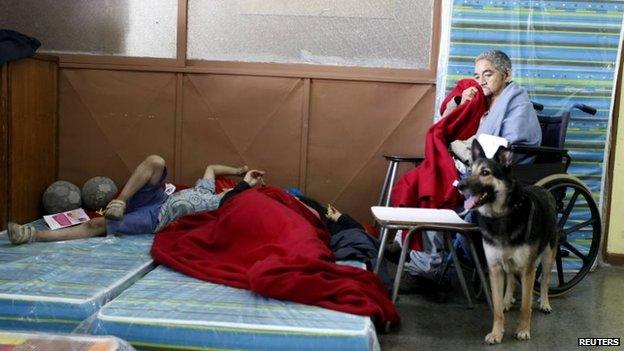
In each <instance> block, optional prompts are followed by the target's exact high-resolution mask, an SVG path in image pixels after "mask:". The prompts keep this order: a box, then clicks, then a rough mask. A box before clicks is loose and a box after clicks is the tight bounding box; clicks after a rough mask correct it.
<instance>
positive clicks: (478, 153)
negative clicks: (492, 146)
mask: <svg viewBox="0 0 624 351" xmlns="http://www.w3.org/2000/svg"><path fill="white" fill-rule="evenodd" d="M471 150H472V161H475V160H477V159H479V158H485V151H483V147H481V144H479V141H477V138H474V139H472V149H471Z"/></svg>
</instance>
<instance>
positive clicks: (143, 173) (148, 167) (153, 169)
mask: <svg viewBox="0 0 624 351" xmlns="http://www.w3.org/2000/svg"><path fill="white" fill-rule="evenodd" d="M164 170H165V160H164V159H163V158H162V157H160V156H158V155H150V156H147V157H146V158H145V159H144V160H143V161H142V162H141V163H140V164H139V165H138V166H137V168H136V169H135V170H134V172H132V175H131V176H130V178H129V179H128V182H127V183H126V185H124V187H123V189H122V190H121V192H120V193H119V196H117V198H116V199H114V200H112V201H111V202H110V203H109V204H108V205H107V206H106V212H105V214H104V216H105V217H106V218H108V219H112V220H120V219H121V218H123V215H124V213H125V210H126V202H127V201H128V199H130V198H131V197H132V196H133V195H134V194H136V192H137V191H139V189H141V188H142V187H143V186H144V185H145V184H148V183H149V184H151V185H156V184H158V183H159V182H160V178H161V177H162V174H163V171H164Z"/></svg>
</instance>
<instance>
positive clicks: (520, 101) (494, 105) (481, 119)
mask: <svg viewBox="0 0 624 351" xmlns="http://www.w3.org/2000/svg"><path fill="white" fill-rule="evenodd" d="M511 66H512V65H511V60H510V59H509V57H508V56H507V55H506V54H505V53H504V52H502V51H499V50H490V51H485V52H483V53H481V54H479V55H478V56H477V58H476V59H475V70H474V80H473V81H467V80H464V81H463V82H462V81H460V82H458V86H457V87H456V88H455V89H453V91H452V92H451V94H449V96H447V97H446V99H445V100H444V102H443V105H442V108H441V110H442V111H441V114H442V117H443V118H446V117H448V116H451V118H461V117H458V114H460V113H464V114H465V111H468V113H470V110H471V109H472V110H473V111H479V112H475V113H480V111H483V109H479V108H478V106H479V104H483V103H484V104H485V110H484V111H485V112H484V113H483V114H482V115H478V116H475V117H469V118H471V120H470V121H474V118H478V122H476V123H466V125H467V126H468V125H470V126H475V127H476V132H475V131H474V129H473V131H472V132H470V133H471V134H468V135H467V136H470V135H472V136H470V137H469V138H468V139H465V140H456V141H453V142H452V143H451V145H450V149H451V151H452V154H453V158H454V160H453V161H455V167H456V168H457V171H458V172H459V176H460V178H463V177H464V176H465V175H466V172H467V167H466V165H467V164H468V163H470V161H471V156H470V155H471V152H470V147H471V144H472V139H474V138H475V137H477V136H478V135H480V134H489V135H494V136H498V137H503V138H505V139H507V141H508V142H509V143H510V144H523V145H529V146H539V145H540V143H541V138H542V133H541V128H540V124H539V121H538V118H537V114H536V112H535V110H534V108H533V104H532V103H531V101H530V99H529V96H528V94H527V93H526V91H525V90H524V89H523V88H522V87H521V86H520V85H518V84H517V83H515V82H513V81H512V67H511ZM462 86H467V87H465V88H463V89H462V88H461V87H462ZM473 100H474V101H473ZM477 100H479V101H477ZM464 105H465V106H464ZM459 110H463V111H464V112H462V111H459ZM441 121H442V120H441ZM441 121H439V122H438V123H440V122H441ZM435 127H436V126H434V127H432V128H435ZM464 132H466V131H464ZM464 135H465V134H464ZM451 140H452V139H451ZM427 142H428V143H429V142H430V140H429V138H428V139H427ZM427 147H429V146H426V147H425V149H427ZM533 159H534V157H531V156H527V155H516V156H514V163H530V162H532V160H533ZM433 161H434V162H439V161H440V160H439V159H436V160H433ZM414 171H415V172H418V171H417V169H414ZM420 171H421V174H422V175H421V176H420V181H421V182H422V179H423V176H426V173H428V172H427V171H426V170H425V169H421V170H420ZM409 173H410V172H408V173H407V174H406V175H405V176H404V177H403V178H401V179H400V180H399V181H398V182H397V184H396V186H395V187H394V188H393V191H392V203H393V205H394V206H411V207H437V208H440V207H442V208H444V207H450V206H453V205H452V203H453V201H449V199H446V198H444V199H441V200H440V203H439V204H435V201H431V197H429V198H427V200H426V201H423V202H419V201H418V200H416V201H414V199H415V198H417V197H415V196H414V194H413V191H414V190H413V189H414V182H413V181H410V180H409V179H407V181H405V179H404V178H405V177H410V175H409ZM433 173H436V172H433ZM417 177H418V176H417ZM429 177H431V176H429ZM455 177H457V173H455ZM438 178H442V177H438ZM444 186H446V187H448V185H446V184H444ZM407 187H410V188H411V189H409V190H408V189H407ZM419 189H420V188H419ZM445 191H447V192H448V191H449V189H445ZM450 191H452V192H456V190H455V189H451V190H450ZM405 193H409V194H408V195H406V196H404V197H403V196H402V195H403V194H405ZM420 195H422V194H420ZM454 196H458V195H457V194H454ZM457 200H461V199H460V198H459V197H458V198H456V199H455V202H456V203H455V204H454V206H460V204H461V203H462V202H463V201H457ZM466 219H467V220H470V218H466ZM423 237H424V238H425V240H432V239H433V237H432V235H423ZM414 239H415V240H413V241H412V244H413V245H412V251H411V252H410V255H409V259H410V262H409V263H407V264H406V270H407V272H409V273H411V274H414V275H421V276H425V277H435V276H438V274H437V273H439V272H436V270H439V269H440V268H441V266H442V264H441V262H440V264H438V265H432V264H431V262H432V259H431V255H432V254H435V253H434V252H423V251H420V250H419V249H420V248H423V247H431V246H432V245H427V244H425V245H423V243H422V242H420V240H418V239H417V238H416V237H415V238H414ZM399 244H400V241H399V242H396V241H395V243H394V244H393V245H391V246H390V247H389V251H390V252H388V254H389V256H387V257H392V256H396V252H397V250H398V251H400V246H398V247H397V245H399ZM433 247H435V245H433ZM414 249H416V250H414ZM423 267H426V268H428V269H431V270H432V271H429V272H425V271H423ZM406 278H407V279H406V280H405V284H402V289H401V290H402V292H403V293H408V292H410V291H415V290H418V289H417V288H416V287H415V286H413V285H414V284H410V282H416V281H418V280H416V279H413V277H410V276H409V275H407V277H406Z"/></svg>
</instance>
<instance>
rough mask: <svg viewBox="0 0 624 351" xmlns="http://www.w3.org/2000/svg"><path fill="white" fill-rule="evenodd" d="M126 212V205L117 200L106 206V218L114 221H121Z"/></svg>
mask: <svg viewBox="0 0 624 351" xmlns="http://www.w3.org/2000/svg"><path fill="white" fill-rule="evenodd" d="M125 211H126V203H125V202H124V201H122V200H118V199H115V200H112V201H111V202H109V203H108V205H107V206H106V211H104V217H105V218H106V219H110V220H113V221H119V220H121V219H122V218H123V216H124V212H125Z"/></svg>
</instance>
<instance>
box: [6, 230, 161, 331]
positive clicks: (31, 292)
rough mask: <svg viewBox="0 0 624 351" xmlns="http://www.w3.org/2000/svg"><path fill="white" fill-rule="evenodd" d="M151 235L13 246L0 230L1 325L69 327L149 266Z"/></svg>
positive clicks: (49, 328)
mask: <svg viewBox="0 0 624 351" xmlns="http://www.w3.org/2000/svg"><path fill="white" fill-rule="evenodd" d="M153 237H154V236H153V235H135V236H126V237H114V236H111V237H97V238H90V239H81V240H71V241H64V242H55V243H33V244H28V245H20V246H13V245H11V244H10V243H9V242H8V238H7V236H6V233H3V235H0V329H2V330H36V331H61V332H70V331H72V330H74V329H75V328H76V327H77V326H78V324H79V323H81V322H82V321H83V320H85V319H87V318H88V317H90V316H91V315H93V314H94V313H95V312H96V311H98V310H99V308H100V307H101V306H102V305H104V304H105V303H106V302H108V301H110V300H111V299H113V298H115V297H116V296H117V295H119V293H121V292H122V291H123V290H124V289H126V288H127V287H128V286H130V285H131V284H132V283H134V282H135V281H136V280H137V279H139V278H140V277H141V276H143V275H144V274H145V273H147V272H148V271H149V270H151V269H152V268H153V261H152V259H151V256H150V254H149V250H150V247H151V244H152V240H153Z"/></svg>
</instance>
